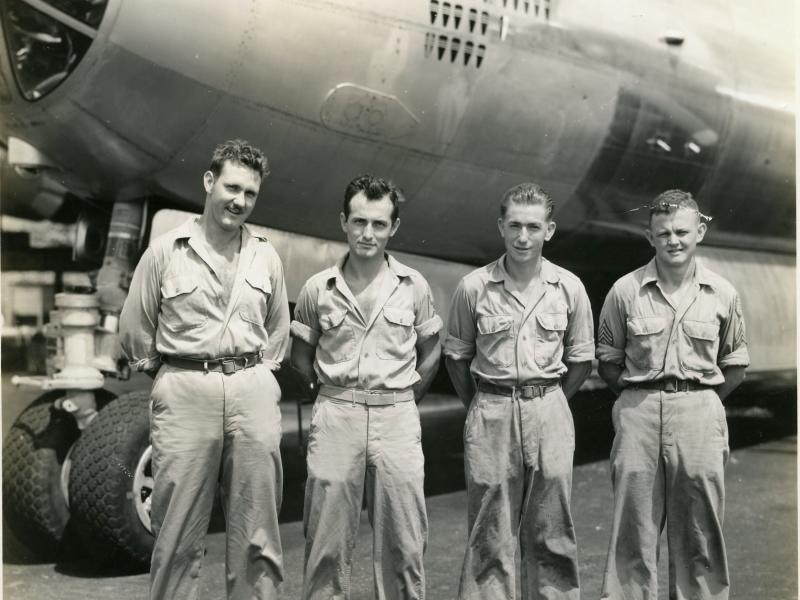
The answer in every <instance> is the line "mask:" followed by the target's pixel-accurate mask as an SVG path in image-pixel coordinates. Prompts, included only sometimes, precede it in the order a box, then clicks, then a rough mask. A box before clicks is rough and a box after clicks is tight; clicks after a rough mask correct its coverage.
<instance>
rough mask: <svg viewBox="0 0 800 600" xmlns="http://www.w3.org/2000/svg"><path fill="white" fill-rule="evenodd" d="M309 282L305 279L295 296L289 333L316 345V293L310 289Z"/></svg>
mask: <svg viewBox="0 0 800 600" xmlns="http://www.w3.org/2000/svg"><path fill="white" fill-rule="evenodd" d="M310 283H311V282H310V281H307V282H306V284H305V285H304V286H303V289H301V290H300V294H299V295H298V296H297V303H296V304H295V307H294V320H293V321H292V325H291V333H292V335H293V336H294V337H296V338H298V339H301V340H303V341H304V342H306V343H307V344H309V345H311V346H315V347H316V345H317V342H319V336H320V328H319V314H318V312H317V294H316V293H313V292H312V290H311V289H310V286H309V284H310Z"/></svg>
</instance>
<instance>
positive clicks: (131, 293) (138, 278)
mask: <svg viewBox="0 0 800 600" xmlns="http://www.w3.org/2000/svg"><path fill="white" fill-rule="evenodd" d="M160 306H161V270H160V268H159V265H158V261H157V259H156V255H155V253H154V252H153V250H152V248H148V249H147V250H145V252H144V254H143V255H142V258H141V260H139V264H138V265H136V269H135V270H134V272H133V278H132V279H131V285H130V289H129V290H128V297H127V298H126V299H125V303H124V305H123V306H122V313H121V314H120V317H119V340H120V344H121V346H122V350H123V352H124V353H125V355H126V356H127V358H128V362H129V364H130V365H131V367H132V368H134V369H136V370H137V371H152V370H155V369H157V368H158V367H159V366H160V365H161V357H160V355H159V353H158V351H157V350H156V329H157V328H158V312H159V309H160Z"/></svg>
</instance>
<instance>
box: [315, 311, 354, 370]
mask: <svg viewBox="0 0 800 600" xmlns="http://www.w3.org/2000/svg"><path fill="white" fill-rule="evenodd" d="M346 317H347V309H340V310H332V311H330V312H325V313H322V314H320V316H319V326H320V329H321V330H322V333H321V334H320V337H319V342H318V345H317V360H319V362H321V363H324V364H335V363H340V362H344V361H346V360H350V359H352V358H353V354H354V353H355V349H356V339H355V334H354V332H353V326H352V325H350V324H349V323H347V322H346Z"/></svg>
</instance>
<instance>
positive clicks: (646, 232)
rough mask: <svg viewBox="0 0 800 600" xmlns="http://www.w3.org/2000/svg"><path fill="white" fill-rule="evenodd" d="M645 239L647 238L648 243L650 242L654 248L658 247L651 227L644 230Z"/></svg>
mask: <svg viewBox="0 0 800 600" xmlns="http://www.w3.org/2000/svg"><path fill="white" fill-rule="evenodd" d="M644 237H646V238H647V241H648V242H650V245H651V246H652V247H653V248H655V247H656V245H655V243H654V242H653V232H652V231H650V228H649V227H645V230H644Z"/></svg>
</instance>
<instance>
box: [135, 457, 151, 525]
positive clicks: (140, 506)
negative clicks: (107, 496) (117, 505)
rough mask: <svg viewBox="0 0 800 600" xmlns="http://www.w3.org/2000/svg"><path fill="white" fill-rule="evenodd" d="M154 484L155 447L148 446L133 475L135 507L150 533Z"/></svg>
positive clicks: (140, 519)
mask: <svg viewBox="0 0 800 600" xmlns="http://www.w3.org/2000/svg"><path fill="white" fill-rule="evenodd" d="M153 483H154V481H153V446H147V448H145V449H144V452H142V455H141V456H140V457H139V462H138V463H137V464H136V471H135V472H134V474H133V505H134V507H135V508H136V514H137V515H138V517H139V521H140V522H141V523H142V525H143V526H144V528H145V529H147V531H149V532H150V533H152V532H153V526H152V524H151V522H150V505H151V502H152V499H151V497H152V494H153Z"/></svg>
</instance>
